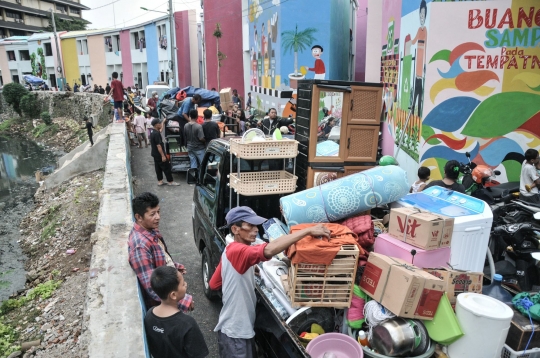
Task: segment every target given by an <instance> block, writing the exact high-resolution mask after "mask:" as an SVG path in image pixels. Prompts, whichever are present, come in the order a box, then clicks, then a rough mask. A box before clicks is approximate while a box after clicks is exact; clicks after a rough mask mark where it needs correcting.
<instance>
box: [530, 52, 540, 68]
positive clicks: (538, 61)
mask: <svg viewBox="0 0 540 358" xmlns="http://www.w3.org/2000/svg"><path fill="white" fill-rule="evenodd" d="M536 65H538V68H540V58H538V56H536V55H533V58H532V66H531V69H533V70H534V69H535V68H536Z"/></svg>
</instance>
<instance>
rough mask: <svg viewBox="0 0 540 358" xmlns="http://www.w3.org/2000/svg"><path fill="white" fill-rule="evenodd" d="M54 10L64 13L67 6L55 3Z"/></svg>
mask: <svg viewBox="0 0 540 358" xmlns="http://www.w3.org/2000/svg"><path fill="white" fill-rule="evenodd" d="M56 11H60V12H61V13H65V12H67V7H66V6H65V5H59V4H56Z"/></svg>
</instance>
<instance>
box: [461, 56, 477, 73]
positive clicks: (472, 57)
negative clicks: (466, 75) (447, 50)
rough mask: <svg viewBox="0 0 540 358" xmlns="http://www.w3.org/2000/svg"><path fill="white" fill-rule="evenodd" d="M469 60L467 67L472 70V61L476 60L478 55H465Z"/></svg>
mask: <svg viewBox="0 0 540 358" xmlns="http://www.w3.org/2000/svg"><path fill="white" fill-rule="evenodd" d="M463 57H464V58H465V59H466V60H467V61H468V62H467V68H468V69H469V70H470V69H471V68H472V66H471V62H472V60H474V59H475V58H476V56H471V55H467V56H463Z"/></svg>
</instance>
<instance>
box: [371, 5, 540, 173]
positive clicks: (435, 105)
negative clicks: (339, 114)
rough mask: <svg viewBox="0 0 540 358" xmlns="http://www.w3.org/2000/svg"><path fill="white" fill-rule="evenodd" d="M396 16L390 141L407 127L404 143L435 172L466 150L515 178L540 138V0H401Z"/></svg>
mask: <svg viewBox="0 0 540 358" xmlns="http://www.w3.org/2000/svg"><path fill="white" fill-rule="evenodd" d="M386 2H387V3H391V4H395V3H397V2H399V0H396V1H393V0H386ZM413 3H414V4H413ZM389 8H392V9H393V10H394V12H395V8H393V7H392V6H390V7H389ZM390 17H391V16H390ZM390 17H389V18H390ZM393 17H394V20H395V19H396V18H398V17H396V15H395V14H394V15H393ZM400 21H401V24H400V26H399V33H397V35H396V31H395V30H394V31H393V34H394V49H395V48H396V47H397V44H396V40H397V39H399V41H398V42H399V61H398V62H399V64H398V66H397V73H398V75H397V86H396V84H395V77H394V76H388V75H387V74H389V73H392V71H394V70H395V66H393V65H394V62H392V58H389V57H388V56H391V55H392V54H391V53H390V51H388V46H387V48H386V49H387V51H386V53H385V47H384V45H383V48H382V55H383V57H382V58H383V61H382V62H381V77H384V80H383V82H384V83H385V104H386V109H387V111H388V113H387V121H388V128H387V129H388V132H389V133H390V134H391V135H392V137H393V138H394V140H395V139H396V138H398V140H399V138H400V136H401V135H402V134H404V135H403V144H404V145H403V148H402V152H403V153H406V155H407V156H408V157H409V159H410V160H411V161H413V162H417V165H423V166H427V167H429V168H430V169H432V172H431V178H432V179H439V178H441V177H442V175H443V174H442V168H443V167H444V164H445V163H446V161H448V160H451V159H455V160H458V161H460V162H464V161H466V160H467V159H466V156H465V152H470V153H471V156H472V159H473V160H474V161H475V162H476V163H477V164H484V165H487V166H489V167H491V168H492V169H498V170H500V171H501V172H502V176H501V177H499V180H500V181H519V174H520V170H521V163H522V161H523V160H524V156H523V154H524V152H525V151H526V150H527V149H528V148H536V149H538V148H539V147H540V3H539V2H538V1H536V0H496V1H462V2H437V1H433V2H430V1H428V2H427V3H426V2H424V1H402V6H401V19H400ZM383 27H384V26H383ZM392 27H394V29H395V21H394V22H393V23H392V21H391V20H390V21H389V22H388V25H387V28H386V29H383V34H384V35H385V36H384V37H387V38H389V37H390V35H388V34H390V33H391V31H390V29H391V28H392ZM393 81H394V82H393ZM396 88H397V90H396V93H395V94H392V93H391V92H392V91H393V90H395V89H396ZM409 112H410V114H411V116H410V119H409V125H408V126H407V128H405V129H404V124H405V121H406V118H407V115H408V114H409Z"/></svg>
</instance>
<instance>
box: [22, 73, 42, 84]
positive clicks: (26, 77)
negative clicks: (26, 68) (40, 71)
mask: <svg viewBox="0 0 540 358" xmlns="http://www.w3.org/2000/svg"><path fill="white" fill-rule="evenodd" d="M23 80H24V81H25V82H28V83H30V84H31V85H34V86H39V85H40V84H43V83H45V81H44V80H43V79H41V78H39V77H36V76H32V75H24V76H23Z"/></svg>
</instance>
